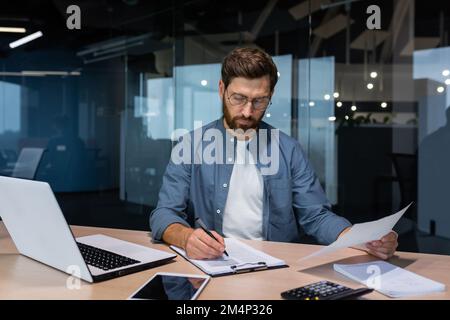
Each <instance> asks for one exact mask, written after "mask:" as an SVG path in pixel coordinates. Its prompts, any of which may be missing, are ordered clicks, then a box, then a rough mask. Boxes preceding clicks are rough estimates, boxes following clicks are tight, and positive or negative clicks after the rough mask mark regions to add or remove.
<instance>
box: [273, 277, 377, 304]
mask: <svg viewBox="0 0 450 320" xmlns="http://www.w3.org/2000/svg"><path fill="white" fill-rule="evenodd" d="M372 291H373V289H370V288H360V289H351V288H348V287H345V286H342V285H340V284H337V283H333V282H331V281H320V282H316V283H311V284H309V285H307V286H304V287H299V288H294V289H291V290H287V291H284V292H282V293H281V297H283V298H284V299H287V300H339V299H351V298H356V297H359V296H362V295H364V294H367V293H370V292H372Z"/></svg>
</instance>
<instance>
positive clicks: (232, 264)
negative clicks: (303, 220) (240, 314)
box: [170, 238, 287, 277]
mask: <svg viewBox="0 0 450 320" xmlns="http://www.w3.org/2000/svg"><path fill="white" fill-rule="evenodd" d="M225 246H226V250H227V253H228V255H229V256H228V257H227V256H225V255H223V256H222V257H220V258H218V259H212V260H195V259H189V258H188V257H187V255H186V252H185V251H184V250H183V249H181V248H179V247H176V246H170V247H171V248H172V249H173V250H174V251H175V252H177V253H178V254H180V255H181V256H183V257H184V258H185V259H186V260H188V261H189V262H191V263H192V264H194V265H195V266H196V267H198V268H199V269H200V270H202V271H203V272H205V273H207V274H209V275H211V276H213V277H214V276H224V275H230V274H236V273H243V272H251V271H259V270H265V269H273V268H282V267H287V265H286V263H285V262H284V261H283V260H280V259H277V258H275V257H272V256H270V255H268V254H266V253H264V252H262V251H259V250H256V249H254V248H252V247H250V246H248V245H246V244H244V243H242V242H241V241H239V240H237V239H231V238H225Z"/></svg>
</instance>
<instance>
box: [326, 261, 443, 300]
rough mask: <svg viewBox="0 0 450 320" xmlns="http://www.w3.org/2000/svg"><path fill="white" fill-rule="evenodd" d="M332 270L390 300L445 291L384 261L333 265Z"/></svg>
mask: <svg viewBox="0 0 450 320" xmlns="http://www.w3.org/2000/svg"><path fill="white" fill-rule="evenodd" d="M333 268H334V270H336V271H337V272H340V273H342V274H343V275H345V276H347V277H349V278H350V279H352V280H355V281H357V282H359V283H362V284H363V285H365V286H367V287H369V288H374V289H375V290H377V291H379V292H381V293H382V294H384V295H387V296H388V297H392V298H399V297H407V296H414V295H422V294H429V293H432V292H442V291H445V285H444V284H442V283H439V282H436V281H433V280H430V279H427V278H425V277H422V276H420V275H418V274H416V273H413V272H411V271H408V270H406V269H402V268H399V267H397V266H395V265H393V264H390V263H388V262H386V261H372V262H366V263H357V264H334V265H333Z"/></svg>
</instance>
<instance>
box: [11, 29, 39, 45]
mask: <svg viewBox="0 0 450 320" xmlns="http://www.w3.org/2000/svg"><path fill="white" fill-rule="evenodd" d="M43 35H44V34H43V33H42V32H41V31H38V32H35V33H32V34H30V35H28V36H26V37H23V38H21V39H19V40H16V41H14V42H11V43H10V44H9V47H10V48H11V49H14V48H17V47H19V46H21V45H23V44H25V43H28V42H30V41H33V40H36V39H37V38H40V37H42V36H43Z"/></svg>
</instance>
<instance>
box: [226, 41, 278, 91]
mask: <svg viewBox="0 0 450 320" xmlns="http://www.w3.org/2000/svg"><path fill="white" fill-rule="evenodd" d="M264 76H269V79H270V92H273V89H274V88H275V85H276V84H277V81H278V71H277V66H276V65H275V63H274V62H273V60H272V57H271V56H270V55H268V54H267V53H266V52H264V51H262V50H260V49H257V48H237V49H234V50H233V51H231V52H230V53H229V54H228V55H227V56H226V57H225V58H224V59H223V63H222V81H223V83H224V84H225V88H226V87H228V85H229V84H230V82H231V81H232V80H233V79H234V78H238V77H243V78H246V79H256V78H261V77H264Z"/></svg>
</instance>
